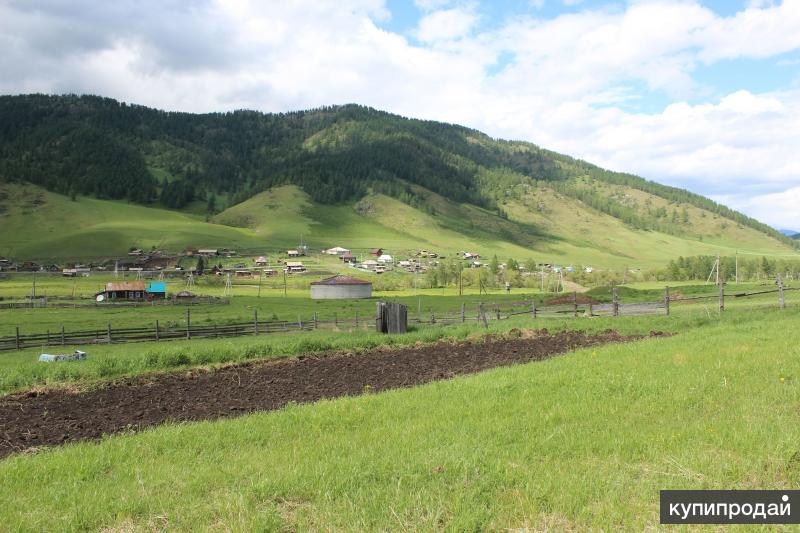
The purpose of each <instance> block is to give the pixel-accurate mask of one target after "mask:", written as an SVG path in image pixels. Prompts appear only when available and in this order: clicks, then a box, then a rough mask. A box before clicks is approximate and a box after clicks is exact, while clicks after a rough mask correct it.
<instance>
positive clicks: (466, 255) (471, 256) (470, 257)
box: [464, 252, 481, 259]
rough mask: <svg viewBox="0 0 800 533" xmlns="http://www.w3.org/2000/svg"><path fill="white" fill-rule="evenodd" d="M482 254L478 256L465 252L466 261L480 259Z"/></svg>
mask: <svg viewBox="0 0 800 533" xmlns="http://www.w3.org/2000/svg"><path fill="white" fill-rule="evenodd" d="M480 258H481V256H480V254H476V253H473V252H464V259H480Z"/></svg>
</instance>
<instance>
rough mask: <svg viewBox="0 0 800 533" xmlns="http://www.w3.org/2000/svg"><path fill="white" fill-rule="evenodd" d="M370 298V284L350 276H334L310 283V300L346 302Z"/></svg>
mask: <svg viewBox="0 0 800 533" xmlns="http://www.w3.org/2000/svg"><path fill="white" fill-rule="evenodd" d="M371 296H372V283H371V282H369V281H365V280H363V279H356V278H351V277H350V276H334V277H332V278H327V279H323V280H320V281H315V282H313V283H311V299H312V300H347V299H351V298H370V297H371Z"/></svg>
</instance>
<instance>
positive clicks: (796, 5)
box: [0, 0, 800, 229]
mask: <svg viewBox="0 0 800 533" xmlns="http://www.w3.org/2000/svg"><path fill="white" fill-rule="evenodd" d="M0 47H2V49H3V51H4V53H3V54H2V55H0V72H3V76H1V77H0V93H5V94H16V93H23V92H48V93H63V92H77V93H93V94H102V95H106V96H110V97H113V98H117V99H120V100H124V101H129V102H136V103H140V104H143V105H149V106H154V107H159V108H162V109H170V110H184V111H196V112H202V111H223V110H229V109H239V108H250V109H258V110H262V111H286V110H291V109H304V108H310V107H316V106H321V105H330V104H341V103H348V102H357V103H361V104H366V105H370V106H373V107H376V108H380V109H385V110H387V111H391V112H395V113H399V114H402V115H405V116H411V117H419V118H426V119H434V120H442V121H446V122H452V123H459V124H464V125H467V126H471V127H474V128H477V129H480V130H482V131H485V132H487V133H489V134H490V135H493V136H496V137H503V138H513V139H522V140H527V141H530V142H534V143H536V144H539V145H541V146H545V147H547V148H550V149H553V150H557V151H560V152H563V153H567V154H570V155H573V156H576V157H580V158H583V159H586V160H588V161H591V162H594V163H596V164H599V165H601V166H605V167H607V168H611V169H614V170H619V171H627V172H632V173H635V174H639V175H641V176H644V177H646V178H649V179H652V180H656V181H659V182H662V183H667V184H672V185H676V186H680V187H685V188H688V189H690V190H692V191H695V192H698V193H701V194H705V195H707V196H710V197H712V198H714V199H716V200H719V201H722V202H724V203H726V204H728V205H730V206H731V207H734V208H736V209H739V210H741V211H744V212H745V213H747V214H750V215H751V216H754V217H756V218H759V219H761V220H763V221H765V222H767V223H769V224H772V225H774V226H776V227H791V228H798V229H800V208H799V207H798V206H800V158H798V155H797V153H796V152H798V150H797V146H800V0H783V1H780V0H774V1H773V0H735V1H722V0H713V1H712V0H616V1H602V0H500V1H493V2H489V1H480V0H339V1H320V0H292V1H290V2H281V3H276V2H262V1H259V0H196V1H195V2H192V3H186V2H177V1H175V2H172V1H170V2H163V1H156V0H117V1H115V2H108V3H97V2H94V1H92V0H72V1H71V2H69V3H68V4H65V3H62V2H58V1H56V0H6V1H5V2H0Z"/></svg>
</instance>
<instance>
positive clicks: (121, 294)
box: [95, 281, 147, 302]
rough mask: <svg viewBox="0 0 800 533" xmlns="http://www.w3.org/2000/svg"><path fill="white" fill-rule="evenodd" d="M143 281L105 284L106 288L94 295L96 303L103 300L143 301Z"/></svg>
mask: <svg viewBox="0 0 800 533" xmlns="http://www.w3.org/2000/svg"><path fill="white" fill-rule="evenodd" d="M145 289H147V287H146V286H145V283H144V281H123V282H119V283H113V282H111V283H106V288H105V289H103V290H102V291H100V292H98V293H97V294H95V299H96V300H97V301H98V302H102V301H104V300H144V299H145V298H146V297H147V294H146V293H145Z"/></svg>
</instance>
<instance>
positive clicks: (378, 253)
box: [369, 248, 383, 257]
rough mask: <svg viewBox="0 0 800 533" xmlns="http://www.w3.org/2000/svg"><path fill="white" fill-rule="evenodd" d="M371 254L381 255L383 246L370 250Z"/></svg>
mask: <svg viewBox="0 0 800 533" xmlns="http://www.w3.org/2000/svg"><path fill="white" fill-rule="evenodd" d="M369 255H374V256H375V257H380V256H382V255H383V248H373V249H372V250H370V251H369Z"/></svg>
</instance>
